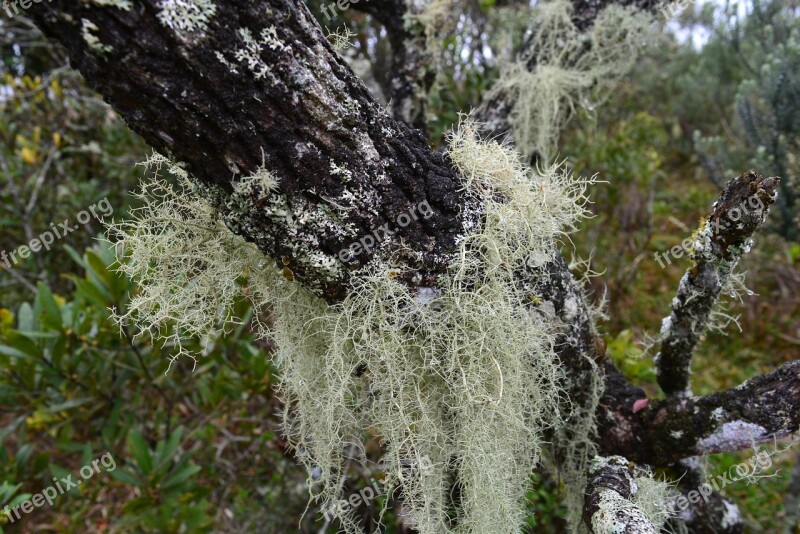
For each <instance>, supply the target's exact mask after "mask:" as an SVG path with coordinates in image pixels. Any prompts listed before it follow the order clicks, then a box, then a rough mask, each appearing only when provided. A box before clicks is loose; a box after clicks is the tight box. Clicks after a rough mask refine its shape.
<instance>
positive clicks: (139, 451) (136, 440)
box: [128, 430, 153, 475]
mask: <svg viewBox="0 0 800 534" xmlns="http://www.w3.org/2000/svg"><path fill="white" fill-rule="evenodd" d="M128 450H129V451H130V453H131V455H132V456H133V459H134V460H136V464H137V465H138V466H139V469H141V470H142V473H143V474H144V475H148V474H150V472H152V471H153V458H152V456H151V455H150V447H148V446H147V442H146V441H145V440H144V438H143V437H142V435H141V434H140V433H139V432H137V431H136V430H131V431H130V432H129V433H128Z"/></svg>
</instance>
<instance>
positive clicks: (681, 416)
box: [602, 360, 800, 465]
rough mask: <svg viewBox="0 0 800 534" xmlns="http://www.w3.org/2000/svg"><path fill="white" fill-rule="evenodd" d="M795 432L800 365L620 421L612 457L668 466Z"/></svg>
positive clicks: (799, 423)
mask: <svg viewBox="0 0 800 534" xmlns="http://www.w3.org/2000/svg"><path fill="white" fill-rule="evenodd" d="M620 419H622V417H621V416H620ZM799 428H800V360H798V361H794V362H791V363H788V364H786V365H784V366H782V367H780V368H779V369H777V370H776V371H773V372H772V373H770V374H767V375H761V376H758V377H756V378H752V379H750V380H748V381H746V382H744V383H743V384H741V385H739V386H737V387H735V388H733V389H729V390H726V391H721V392H719V393H714V394H713V395H708V396H705V397H670V398H668V399H666V400H664V401H661V402H658V403H655V404H654V405H651V407H650V408H648V409H646V410H643V411H640V412H639V413H637V414H635V415H633V416H631V417H630V418H627V419H626V420H624V421H622V422H619V421H618V422H617V432H616V435H615V437H616V441H615V442H614V444H613V445H614V446H613V452H615V453H617V454H625V456H626V457H627V458H629V459H631V460H632V461H636V462H640V463H645V462H646V463H648V464H650V465H670V464H673V463H675V462H678V461H679V460H681V459H682V458H686V457H689V456H696V455H701V454H712V453H717V452H729V451H736V450H741V449H747V448H750V447H752V446H753V445H757V444H759V443H766V442H771V441H773V440H774V439H780V438H783V437H786V436H789V435H790V434H793V433H795V432H797V430H798V429H799ZM602 449H603V450H604V451H608V446H607V445H605V444H603V446H602Z"/></svg>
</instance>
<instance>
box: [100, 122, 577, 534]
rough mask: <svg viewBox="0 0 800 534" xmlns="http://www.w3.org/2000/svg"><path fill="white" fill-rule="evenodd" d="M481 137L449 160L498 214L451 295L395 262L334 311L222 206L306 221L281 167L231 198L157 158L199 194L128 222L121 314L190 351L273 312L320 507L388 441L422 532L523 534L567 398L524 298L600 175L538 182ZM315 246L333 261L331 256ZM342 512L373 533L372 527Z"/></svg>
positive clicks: (360, 278)
mask: <svg viewBox="0 0 800 534" xmlns="http://www.w3.org/2000/svg"><path fill="white" fill-rule="evenodd" d="M475 130H476V129H475V127H474V126H473V125H472V124H470V123H469V122H465V123H464V124H462V125H461V126H460V127H459V128H458V129H457V130H456V131H455V132H454V133H453V134H452V136H451V137H450V139H449V151H448V155H449V157H450V159H451V160H452V161H453V164H454V165H455V167H456V168H457V169H458V170H459V171H460V172H461V173H462V175H463V176H464V178H465V181H466V187H467V189H468V191H469V194H470V195H473V196H475V197H476V198H478V199H480V201H481V202H482V204H483V206H484V215H485V217H484V222H483V224H482V225H481V226H480V227H479V228H476V229H475V230H474V231H471V232H470V233H468V234H467V235H465V236H464V237H463V239H462V240H461V241H460V244H459V250H458V253H457V254H456V255H455V258H457V259H456V261H455V263H454V264H453V265H452V266H451V268H450V269H449V271H448V273H447V275H445V276H443V277H442V278H441V279H440V280H439V284H438V286H437V287H435V288H423V289H422V290H417V289H412V288H409V287H408V286H406V285H405V284H403V283H402V282H401V281H400V280H401V279H402V277H400V276H398V274H399V272H400V271H401V270H402V269H401V268H400V267H399V266H394V265H391V264H388V263H385V260H381V259H377V260H376V261H374V262H373V263H372V264H370V265H369V266H367V267H365V268H364V269H363V270H362V271H360V272H358V273H355V274H354V276H353V282H352V289H351V291H350V293H349V296H348V297H347V298H346V299H345V300H344V301H343V302H341V303H339V304H337V305H334V306H329V305H327V304H325V303H324V302H323V301H321V300H320V299H319V298H317V297H315V296H314V295H313V294H312V293H311V292H310V291H309V290H307V289H304V288H302V287H300V286H299V285H297V284H295V283H292V282H291V279H292V278H293V276H292V275H291V269H290V268H289V267H288V266H287V265H280V266H276V265H275V263H274V262H272V261H270V260H267V259H266V258H264V256H263V255H262V254H261V253H260V252H259V251H258V249H257V248H256V247H255V246H254V245H252V244H249V243H246V242H245V241H244V240H243V239H242V238H240V237H238V236H236V235H234V234H233V233H232V232H231V230H230V227H234V226H233V225H232V224H231V223H232V221H230V220H228V225H226V224H225V223H223V222H222V221H223V219H224V218H223V217H222V216H221V214H220V212H218V211H217V209H216V208H214V207H213V206H215V205H222V206H226V208H227V209H228V210H229V211H231V210H232V211H235V210H240V211H241V212H242V213H244V212H245V211H247V210H253V209H256V208H258V209H262V210H266V213H269V214H270V216H272V217H277V218H282V219H281V220H282V221H283V223H285V226H286V227H287V228H289V229H291V228H296V227H297V225H298V224H299V223H298V221H299V220H300V219H302V218H304V217H307V216H308V214H304V213H302V212H298V211H297V210H296V208H292V207H291V206H290V205H289V203H288V199H287V198H286V197H285V195H282V194H280V193H279V192H277V191H276V186H277V180H276V179H275V177H274V176H273V175H272V174H271V173H270V172H269V171H268V170H267V169H266V168H263V167H262V168H261V169H259V170H258V172H256V173H255V174H254V175H253V176H251V177H248V178H245V179H242V180H240V181H239V183H238V184H237V185H236V189H235V192H234V194H233V195H230V196H229V198H227V199H225V198H223V197H224V195H223V194H222V193H219V192H214V190H213V189H203V188H200V187H197V186H194V185H192V182H191V177H189V175H188V174H187V173H186V171H185V170H184V169H183V168H182V167H181V166H179V165H175V164H170V163H169V162H168V160H166V158H163V157H154V158H151V160H150V161H149V163H150V164H151V165H155V166H156V167H157V169H159V168H160V166H161V165H164V164H167V165H169V166H170V170H171V171H172V172H173V174H177V175H178V177H179V179H180V180H181V181H182V184H181V186H175V187H173V186H167V185H164V184H160V183H158V182H156V181H155V180H151V181H147V182H145V184H144V189H143V193H142V194H141V197H142V200H143V202H144V207H142V208H141V209H140V210H139V211H137V212H135V214H134V215H135V216H134V220H133V221H129V222H123V223H118V224H115V225H114V226H113V227H112V229H113V230H114V231H115V233H116V234H117V236H118V238H120V239H121V243H122V244H123V246H122V247H121V251H122V257H121V258H120V260H121V261H120V263H121V267H120V269H121V270H123V271H124V272H125V273H127V274H129V275H131V276H132V277H134V278H135V279H136V280H138V281H139V284H140V289H139V292H138V293H137V294H136V295H134V297H133V299H132V301H131V306H130V309H129V310H128V311H127V313H125V314H124V315H123V316H122V317H120V320H128V319H130V320H134V321H136V322H138V324H139V325H140V327H141V328H142V330H143V331H146V332H149V333H150V334H152V335H154V336H156V335H160V336H161V337H162V338H164V339H166V340H167V341H169V342H171V343H172V344H174V345H175V346H176V347H177V351H178V354H181V353H185V351H183V350H182V349H181V348H180V347H181V346H182V343H181V340H182V339H184V337H185V336H198V337H204V336H206V337H208V336H214V335H218V334H219V333H222V332H225V331H226V329H227V328H228V327H229V326H230V325H231V324H235V323H236V322H237V321H238V320H239V318H237V317H235V316H234V315H233V313H232V312H231V311H230V310H231V309H232V307H233V306H232V305H233V303H234V302H235V301H236V299H239V298H247V299H249V300H250V301H251V304H252V306H253V307H254V308H255V309H256V310H263V309H265V308H266V307H269V308H270V309H271V310H272V314H273V317H274V325H273V326H272V328H267V327H266V325H263V324H261V323H257V325H256V333H257V335H261V336H269V337H272V338H274V340H275V341H276V346H277V353H276V355H275V360H276V363H277V364H278V365H279V367H280V370H281V382H280V391H281V393H282V395H283V397H284V399H285V413H284V427H285V428H284V429H285V433H286V435H287V438H288V439H289V442H290V443H291V445H292V446H293V447H294V449H295V451H296V454H297V456H298V458H299V459H300V460H301V461H302V462H303V463H304V464H305V465H306V466H307V468H308V472H309V484H310V486H311V488H312V496H313V498H314V499H315V500H317V501H319V502H321V503H322V506H323V507H327V506H330V504H331V503H333V502H335V501H336V500H338V499H339V498H341V495H340V491H341V488H342V481H343V479H344V478H346V477H347V475H348V473H347V472H346V465H347V463H348V458H349V457H350V456H351V452H350V451H351V450H355V451H356V456H357V459H359V460H363V453H362V452H359V451H361V450H362V448H363V445H362V443H363V441H362V440H363V439H364V436H368V435H370V434H375V435H378V436H380V438H381V440H382V442H383V443H384V445H385V454H384V458H383V462H382V464H383V465H384V466H385V470H386V486H387V491H388V493H389V494H402V496H403V499H404V502H405V503H406V505H407V507H408V508H409V510H410V511H411V514H412V516H413V519H414V522H415V524H416V528H417V530H418V531H419V532H421V533H437V534H438V533H441V532H450V531H453V526H452V524H453V523H451V521H454V522H455V524H457V527H456V530H457V531H458V532H464V533H482V532H512V531H516V530H518V528H519V525H520V524H521V522H522V520H523V517H524V515H525V507H524V495H525V490H526V486H527V484H528V481H529V475H530V473H531V472H532V470H533V468H534V466H535V465H536V463H537V462H538V459H539V455H540V450H541V447H542V445H543V434H544V432H545V431H546V430H547V429H548V428H552V427H554V426H556V425H559V424H560V422H561V414H560V413H559V407H560V406H561V405H562V401H563V400H565V396H564V394H563V389H562V387H563V383H562V382H561V378H560V377H562V376H563V373H562V372H561V371H560V370H559V367H558V359H557V357H556V355H555V352H554V341H555V337H556V335H557V332H558V327H557V326H556V325H555V324H554V322H553V320H552V318H551V317H549V316H548V315H547V314H543V313H540V312H538V311H536V310H535V309H529V308H528V307H526V306H525V305H523V303H525V302H528V300H526V296H527V295H528V294H529V293H530V288H529V287H521V285H520V284H519V283H518V280H519V278H518V277H519V274H520V273H525V272H527V273H529V276H536V275H537V273H538V271H537V268H538V267H541V266H542V265H544V264H545V263H546V262H547V261H548V260H549V258H550V257H551V256H552V254H553V253H554V252H555V251H556V250H557V249H556V244H557V241H558V239H559V236H560V235H563V233H564V232H566V231H569V230H570V229H571V228H573V227H574V225H575V224H576V221H577V219H578V218H580V217H581V216H582V215H583V213H584V210H585V208H584V206H583V202H584V200H585V197H584V188H585V182H581V181H579V180H573V179H572V178H571V177H569V176H568V175H567V174H566V173H565V172H564V171H563V169H562V168H561V167H560V166H558V165H556V166H553V167H550V168H548V169H546V170H544V171H538V172H531V171H529V170H528V169H527V168H526V167H525V166H524V165H522V164H521V162H520V161H519V158H518V156H517V154H516V153H515V152H514V151H513V150H512V149H510V148H509V147H504V146H501V145H498V144H497V143H495V142H485V141H480V140H478V139H477V138H476V136H475ZM343 172H344V171H343ZM202 195H205V197H204V196H202ZM217 197H219V198H217ZM261 198H265V199H266V200H265V201H264V202H263V205H260V204H259V202H260V199H261ZM323 216H324V215H323ZM306 252H307V256H309V257H310V258H311V261H317V262H318V268H325V265H326V261H327V260H329V259H330V258H327V257H321V258H316V259H314V255H313V254H312V253H308V251H306ZM287 260H288V258H287ZM287 269H288V270H289V275H288V276H287V274H286V270H287ZM353 445H354V446H355V447H353ZM423 460H424V461H425V469H424V470H423V469H422V462H423ZM312 475H316V476H312ZM454 483H456V484H458V486H459V489H460V492H459V497H458V499H457V501H455V502H453V500H452V485H453V484H454ZM451 514H454V515H451ZM339 519H340V521H341V526H342V527H343V528H344V529H345V530H346V531H348V532H358V531H360V529H359V526H358V525H357V523H356V520H355V518H354V517H352V516H347V515H346V514H345V516H344V517H340V518H339Z"/></svg>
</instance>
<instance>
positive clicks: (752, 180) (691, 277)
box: [655, 171, 778, 396]
mask: <svg viewBox="0 0 800 534" xmlns="http://www.w3.org/2000/svg"><path fill="white" fill-rule="evenodd" d="M777 185H778V179H777V178H767V179H763V178H762V177H761V176H757V175H756V173H754V172H753V171H750V172H748V173H745V174H742V175H741V176H740V177H738V178H735V179H733V180H731V181H730V182H729V183H728V185H727V186H726V187H725V189H724V190H723V192H722V195H721V196H720V198H719V200H718V201H717V202H715V203H714V209H713V211H712V213H711V215H710V216H709V217H708V219H707V220H706V222H705V223H704V224H703V225H701V227H700V229H699V230H698V231H697V232H696V233H695V235H693V236H692V237H691V238H689V239H687V240H686V241H684V245H683V248H690V250H691V252H690V257H691V258H692V260H693V263H694V265H693V266H692V267H691V268H689V269H688V270H687V271H686V273H685V274H684V275H683V278H682V279H681V282H680V287H679V289H678V293H677V295H676V296H675V298H674V299H673V300H672V313H671V314H670V316H669V317H666V318H664V321H663V322H662V326H661V350H660V352H659V353H658V354H657V355H656V358H655V364H656V374H657V377H658V384H659V385H660V386H661V389H662V390H664V392H665V393H667V394H668V395H682V396H688V395H691V386H690V384H689V374H690V370H691V363H692V354H693V353H694V349H695V347H696V346H697V343H698V342H699V341H700V336H701V335H702V334H703V332H705V330H706V328H707V327H708V323H709V318H710V317H711V312H712V309H713V307H714V304H715V303H716V302H717V299H718V298H719V295H720V292H721V291H722V289H723V287H725V285H726V283H727V282H728V280H729V279H730V278H731V275H732V273H733V269H734V268H735V267H736V264H737V263H738V261H739V260H740V259H741V257H742V256H744V254H746V253H747V252H748V251H749V250H750V247H751V246H752V244H753V240H752V237H753V234H754V233H755V231H756V230H757V229H758V228H759V227H760V226H761V225H762V224H763V223H764V221H766V218H767V214H768V213H769V207H770V206H771V205H772V204H773V203H774V202H775V199H776V197H777ZM683 248H682V247H674V248H673V249H672V250H673V251H676V252H678V253H679V254H678V257H680V256H681V255H682V254H683V252H682V250H683ZM660 261H661V260H660V259H659V262H660ZM667 261H670V260H669V258H668V257H667Z"/></svg>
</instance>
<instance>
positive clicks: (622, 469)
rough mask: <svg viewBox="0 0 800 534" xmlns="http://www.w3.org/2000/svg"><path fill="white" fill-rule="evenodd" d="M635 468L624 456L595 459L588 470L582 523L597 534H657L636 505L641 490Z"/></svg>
mask: <svg viewBox="0 0 800 534" xmlns="http://www.w3.org/2000/svg"><path fill="white" fill-rule="evenodd" d="M634 469H635V467H632V465H631V464H630V462H628V460H626V459H625V458H623V457H622V456H611V457H609V458H603V457H600V456H596V457H595V459H594V462H593V463H592V467H591V469H590V471H589V484H588V486H587V487H586V494H585V500H584V508H583V520H584V521H585V522H586V525H587V526H588V527H589V530H590V531H591V532H594V533H595V534H612V533H615V534H620V533H622V534H657V533H658V531H657V530H656V528H655V527H654V526H653V524H652V523H651V522H650V521H649V520H648V519H647V518H646V517H645V515H644V513H643V512H642V511H641V510H640V509H639V508H638V507H637V506H636V505H635V504H634V503H633V501H632V499H633V497H634V496H635V495H636V493H637V492H638V491H639V489H638V486H637V485H636V481H635V480H634V477H635V471H634Z"/></svg>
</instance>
